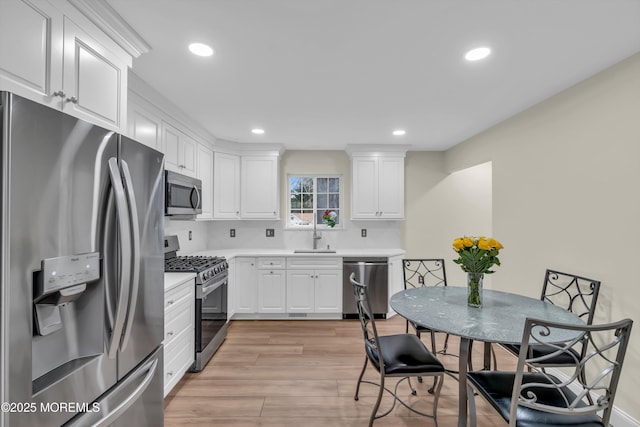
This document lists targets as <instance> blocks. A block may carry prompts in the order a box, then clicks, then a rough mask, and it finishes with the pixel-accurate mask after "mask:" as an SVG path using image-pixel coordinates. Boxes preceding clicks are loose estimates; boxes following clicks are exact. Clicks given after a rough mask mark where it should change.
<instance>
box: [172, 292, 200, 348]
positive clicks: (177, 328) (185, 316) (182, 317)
mask: <svg viewBox="0 0 640 427" xmlns="http://www.w3.org/2000/svg"><path fill="white" fill-rule="evenodd" d="M194 303H195V301H193V300H192V299H191V298H189V299H188V300H186V301H184V302H182V303H180V304H176V305H175V308H172V309H171V310H170V311H169V313H167V314H166V315H165V318H164V322H165V323H164V344H165V346H166V345H168V344H169V343H170V342H171V341H172V340H174V339H176V338H177V337H178V335H179V334H180V333H181V332H182V331H184V330H185V329H189V330H191V331H192V333H193V322H194V320H195V319H194V316H195V314H194V311H193V310H192V307H193V304H194Z"/></svg>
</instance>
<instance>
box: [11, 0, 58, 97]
mask: <svg viewBox="0 0 640 427" xmlns="http://www.w3.org/2000/svg"><path fill="white" fill-rule="evenodd" d="M62 28H63V15H62V13H61V12H60V11H58V10H57V9H55V8H54V7H53V6H52V5H51V4H49V3H48V2H47V1H43V0H31V1H23V0H2V12H1V13H0V58H2V61H0V83H1V84H2V89H5V90H9V91H11V92H15V93H17V94H18V95H21V96H24V97H27V98H30V99H33V100H34V101H36V102H39V103H41V104H49V105H51V106H53V104H54V103H55V104H56V108H58V105H57V104H58V103H59V101H60V99H59V98H57V97H55V96H53V92H55V91H58V90H60V89H62V55H63V30H62Z"/></svg>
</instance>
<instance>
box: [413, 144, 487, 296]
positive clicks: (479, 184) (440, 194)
mask: <svg viewBox="0 0 640 427" xmlns="http://www.w3.org/2000/svg"><path fill="white" fill-rule="evenodd" d="M444 155H445V154H444V153H442V152H420V151H418V152H410V153H408V155H407V161H406V171H405V172H406V173H405V179H406V183H405V195H406V201H405V213H406V219H405V221H404V222H403V248H404V249H405V250H406V251H407V257H408V258H444V259H445V266H446V267H447V280H448V282H449V283H453V284H456V283H458V284H460V283H464V281H465V280H466V277H465V274H464V272H463V271H462V270H461V269H460V268H458V266H457V265H456V264H454V263H453V259H454V258H456V256H455V255H456V254H455V252H454V251H453V248H452V246H451V243H452V242H453V239H454V238H456V237H458V236H463V235H467V236H474V235H475V236H482V235H484V236H491V235H492V228H491V221H492V218H491V200H492V196H491V192H492V188H491V169H492V167H491V163H490V162H487V163H483V164H480V165H477V166H472V167H469V168H466V169H463V170H460V171H457V172H455V173H451V174H448V173H446V172H445V170H444ZM485 286H487V287H491V277H490V276H488V277H487V278H486V280H485Z"/></svg>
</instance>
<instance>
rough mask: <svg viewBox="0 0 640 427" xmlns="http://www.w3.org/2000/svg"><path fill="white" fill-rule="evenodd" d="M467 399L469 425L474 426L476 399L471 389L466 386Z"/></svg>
mask: <svg viewBox="0 0 640 427" xmlns="http://www.w3.org/2000/svg"><path fill="white" fill-rule="evenodd" d="M467 389H468V391H467V398H468V400H469V425H472V426H475V425H476V398H475V392H474V390H473V388H472V387H471V386H470V385H468V386H467Z"/></svg>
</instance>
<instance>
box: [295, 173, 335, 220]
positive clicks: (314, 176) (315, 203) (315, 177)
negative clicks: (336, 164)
mask: <svg viewBox="0 0 640 427" xmlns="http://www.w3.org/2000/svg"><path fill="white" fill-rule="evenodd" d="M292 177H298V178H312V179H313V193H312V194H313V206H312V207H311V210H312V211H313V213H314V218H315V215H316V212H317V211H318V210H319V209H320V208H318V178H337V179H338V182H339V185H338V208H337V210H339V221H340V222H338V223H336V225H335V227H329V226H328V225H327V224H325V223H323V222H318V223H317V224H316V228H317V229H318V230H337V229H343V228H344V177H343V175H342V174H336V173H329V174H312V173H311V174H309V173H302V174H301V173H288V174H287V214H286V215H287V217H286V223H285V228H286V229H288V230H313V222H311V223H309V224H308V225H296V224H293V223H292V221H291V215H292V212H291V194H292V192H291V178H292ZM321 194H322V193H321Z"/></svg>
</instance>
